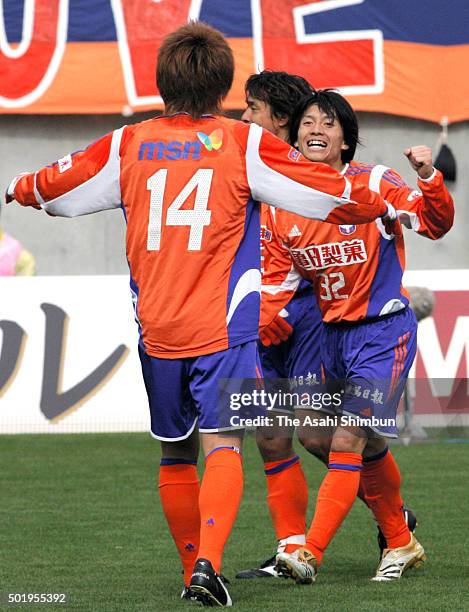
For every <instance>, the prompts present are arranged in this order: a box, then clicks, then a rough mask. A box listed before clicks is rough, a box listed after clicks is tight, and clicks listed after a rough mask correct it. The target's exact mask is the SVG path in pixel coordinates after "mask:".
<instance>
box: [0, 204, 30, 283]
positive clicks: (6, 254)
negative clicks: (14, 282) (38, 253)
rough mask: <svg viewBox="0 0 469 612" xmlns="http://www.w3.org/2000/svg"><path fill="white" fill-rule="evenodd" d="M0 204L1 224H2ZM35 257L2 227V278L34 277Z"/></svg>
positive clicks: (0, 229) (0, 267)
mask: <svg viewBox="0 0 469 612" xmlns="http://www.w3.org/2000/svg"><path fill="white" fill-rule="evenodd" d="M1 210H2V205H1V204H0V222H1ZM35 272H36V268H35V262H34V257H33V256H32V255H31V253H30V252H29V251H27V250H26V249H25V248H24V247H23V245H22V244H21V243H20V242H19V241H18V240H16V238H13V236H10V235H9V234H7V233H6V232H5V231H4V230H3V227H2V226H1V225H0V276H34V274H35Z"/></svg>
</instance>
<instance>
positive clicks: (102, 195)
mask: <svg viewBox="0 0 469 612" xmlns="http://www.w3.org/2000/svg"><path fill="white" fill-rule="evenodd" d="M123 130H124V127H122V128H120V129H118V130H115V131H114V132H113V135H112V141H111V146H110V151H109V157H108V160H107V162H106V164H105V165H104V166H103V167H102V168H101V170H100V171H99V172H98V173H97V174H95V175H94V176H92V177H91V178H90V179H88V180H87V181H86V182H84V183H82V184H79V185H77V186H76V187H75V188H73V189H71V190H70V191H67V192H66V193H64V194H63V195H60V196H58V197H56V198H55V199H53V200H49V201H48V202H45V203H43V204H42V208H43V209H44V210H46V211H47V212H50V213H52V214H53V215H57V216H61V217H77V216H80V215H88V214H91V213H94V212H98V211H100V210H109V209H112V208H119V206H120V205H121V190H120V155H119V148H120V143H121V139H122V133H123Z"/></svg>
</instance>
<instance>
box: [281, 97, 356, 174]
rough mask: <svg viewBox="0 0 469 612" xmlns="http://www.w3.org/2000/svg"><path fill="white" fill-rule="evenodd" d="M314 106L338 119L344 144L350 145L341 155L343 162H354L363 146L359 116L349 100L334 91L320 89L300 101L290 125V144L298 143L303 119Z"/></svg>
mask: <svg viewBox="0 0 469 612" xmlns="http://www.w3.org/2000/svg"><path fill="white" fill-rule="evenodd" d="M313 104H314V105H315V106H317V107H318V108H319V110H320V111H322V112H323V113H325V114H326V115H327V116H328V117H330V118H331V119H337V121H338V122H339V123H340V125H341V127H342V130H343V132H344V142H345V144H347V145H348V149H345V150H344V151H342V153H341V158H342V162H343V163H344V164H346V163H348V162H349V161H352V159H353V158H354V156H355V151H356V148H357V144H361V143H360V138H359V136H358V119H357V115H356V114H355V111H354V110H353V108H352V107H351V106H350V104H349V103H348V102H347V100H346V99H345V98H344V97H343V96H341V95H340V93H338V92H337V91H334V90H333V89H318V90H316V91H315V92H314V93H313V94H311V95H310V96H306V97H304V98H302V100H300V102H299V103H298V105H297V107H296V108H295V111H294V113H293V117H292V120H291V124H290V137H289V140H290V143H291V144H294V143H295V142H296V139H297V137H298V129H299V127H300V123H301V119H302V117H303V115H304V114H305V112H306V110H307V109H308V108H309V107H310V106H312V105H313Z"/></svg>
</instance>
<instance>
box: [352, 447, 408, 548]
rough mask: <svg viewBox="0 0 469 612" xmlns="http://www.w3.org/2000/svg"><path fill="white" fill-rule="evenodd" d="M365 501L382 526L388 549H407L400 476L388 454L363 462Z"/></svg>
mask: <svg viewBox="0 0 469 612" xmlns="http://www.w3.org/2000/svg"><path fill="white" fill-rule="evenodd" d="M362 482H363V486H364V490H365V500H366V503H367V505H368V506H369V508H370V509H371V511H372V512H373V515H374V517H375V519H376V521H377V523H378V525H379V526H380V527H381V531H382V532H383V534H384V537H385V538H386V540H387V543H388V547H389V548H399V547H401V546H406V545H407V544H408V543H409V541H410V532H409V528H408V527H407V524H406V522H405V518H404V514H403V512H402V506H403V501H402V497H401V473H400V471H399V467H398V466H397V463H396V461H395V460H394V457H393V456H392V454H391V451H390V450H389V449H387V448H386V450H385V451H383V452H382V453H380V454H379V455H376V456H375V457H370V458H368V459H364V461H363V471H362Z"/></svg>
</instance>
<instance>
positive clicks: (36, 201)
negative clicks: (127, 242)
mask: <svg viewBox="0 0 469 612" xmlns="http://www.w3.org/2000/svg"><path fill="white" fill-rule="evenodd" d="M123 130H124V128H121V129H119V130H116V131H114V132H112V133H111V134H108V135H106V136H103V138H101V139H100V140H98V141H96V142H95V143H93V144H92V145H90V146H89V147H88V148H87V149H86V150H85V151H78V152H77V153H74V154H72V155H67V156H65V157H63V158H62V159H59V160H58V161H57V162H55V163H54V164H52V165H50V166H46V167H45V168H42V169H41V170H38V171H37V172H32V173H23V174H20V175H18V176H16V177H15V178H14V179H13V180H12V181H11V183H10V185H9V186H8V189H7V192H6V201H7V202H10V201H12V200H17V202H19V203H20V204H22V205H23V206H33V207H34V208H38V209H40V208H42V209H44V210H45V211H46V212H48V213H49V214H51V215H56V216H60V217H76V216H79V215H87V214H90V213H93V212H98V211H100V210H106V209H110V208H118V207H119V206H120V204H121V194H120V180H119V177H120V156H119V148H120V143H121V138H122V132H123Z"/></svg>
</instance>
